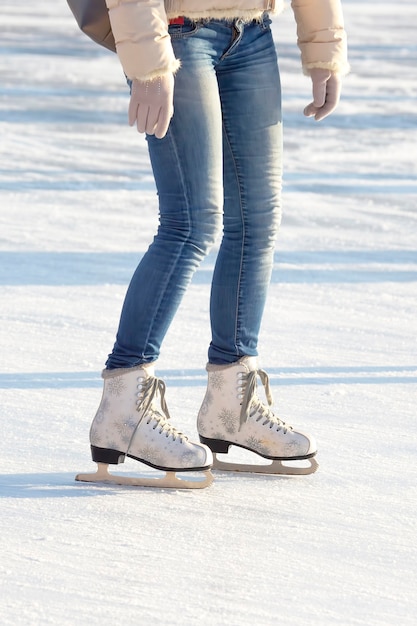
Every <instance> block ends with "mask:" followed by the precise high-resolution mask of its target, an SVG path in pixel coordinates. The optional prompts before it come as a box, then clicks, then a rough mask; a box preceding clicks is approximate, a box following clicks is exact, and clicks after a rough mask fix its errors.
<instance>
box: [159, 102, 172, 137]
mask: <svg viewBox="0 0 417 626" xmlns="http://www.w3.org/2000/svg"><path fill="white" fill-rule="evenodd" d="M173 113H174V111H173V109H172V108H171V107H170V108H168V107H163V108H162V109H161V110H160V112H159V118H158V123H157V124H156V126H155V136H156V137H158V139H162V138H163V137H165V135H166V134H167V132H168V128H169V124H170V121H171V118H172V115H173Z"/></svg>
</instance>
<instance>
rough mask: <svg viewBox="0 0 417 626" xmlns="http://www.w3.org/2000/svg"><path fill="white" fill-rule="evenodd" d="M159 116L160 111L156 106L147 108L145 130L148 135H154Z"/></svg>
mask: <svg viewBox="0 0 417 626" xmlns="http://www.w3.org/2000/svg"><path fill="white" fill-rule="evenodd" d="M159 116H160V109H159V108H157V107H156V106H152V107H149V109H148V117H147V120H146V127H145V130H146V132H147V134H148V135H154V134H155V135H156V126H157V124H158V119H159Z"/></svg>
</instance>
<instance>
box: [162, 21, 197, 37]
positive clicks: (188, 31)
mask: <svg viewBox="0 0 417 626" xmlns="http://www.w3.org/2000/svg"><path fill="white" fill-rule="evenodd" d="M201 26H202V23H201V22H192V21H191V20H187V19H185V20H184V24H170V25H169V27H168V32H169V34H170V36H171V39H184V38H185V37H192V36H193V35H195V33H197V32H198V31H199V30H200V28H201Z"/></svg>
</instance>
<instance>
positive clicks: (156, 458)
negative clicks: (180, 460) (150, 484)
mask: <svg viewBox="0 0 417 626" xmlns="http://www.w3.org/2000/svg"><path fill="white" fill-rule="evenodd" d="M139 457H140V458H141V459H144V460H145V461H149V463H153V465H159V466H161V467H163V466H164V465H166V461H165V462H164V458H163V455H162V454H161V452H160V451H159V450H157V448H155V447H154V446H150V445H146V446H144V447H143V448H140V450H139Z"/></svg>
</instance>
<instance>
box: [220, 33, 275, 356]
mask: <svg viewBox="0 0 417 626" xmlns="http://www.w3.org/2000/svg"><path fill="white" fill-rule="evenodd" d="M217 76H218V84H219V91H220V97H221V102H222V115H223V128H224V138H223V152H224V154H223V159H224V234H223V239H222V242H221V246H220V250H219V253H218V257H217V262H216V266H215V271H214V276H213V282H212V291H211V303H210V315H211V327H212V342H211V344H210V347H209V361H210V362H211V363H215V364H222V363H231V362H234V361H236V360H238V359H239V358H240V357H241V356H244V355H249V356H256V355H257V344H258V336H259V331H260V324H261V320H262V315H263V311H264V307H265V301H266V296H267V291H268V287H269V283H270V277H271V270H272V265H273V255H274V249H275V240H276V236H277V231H278V228H279V223H280V216H281V209H280V204H281V199H280V198H281V179H282V123H281V121H282V118H281V89H280V80H279V71H278V64H277V58H276V52H275V46H274V42H273V39H272V35H271V32H270V29H269V27H268V28H265V27H264V28H261V27H260V26H259V25H258V24H253V23H252V24H250V25H246V26H245V29H244V35H243V37H242V38H241V40H240V42H239V43H238V45H237V46H236V47H235V48H234V50H233V53H232V54H230V55H226V56H225V57H224V58H223V59H222V61H221V63H219V64H218V66H217Z"/></svg>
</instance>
